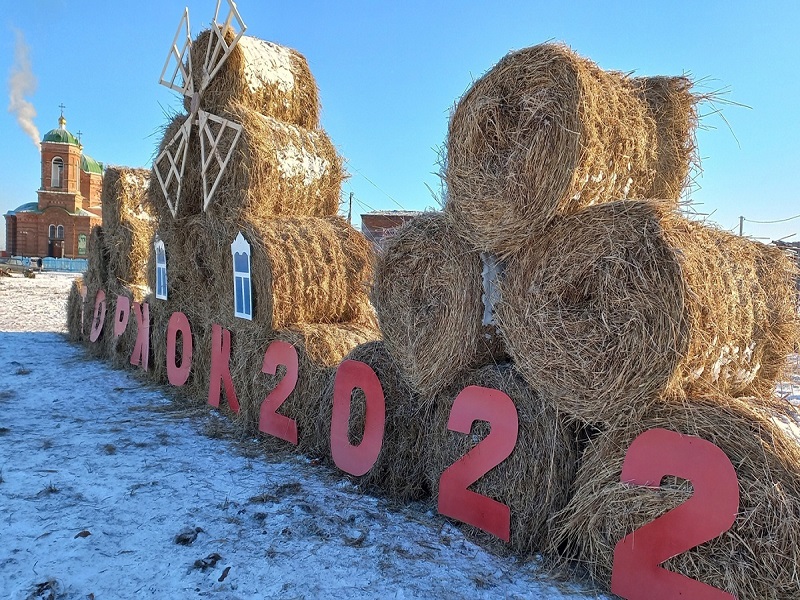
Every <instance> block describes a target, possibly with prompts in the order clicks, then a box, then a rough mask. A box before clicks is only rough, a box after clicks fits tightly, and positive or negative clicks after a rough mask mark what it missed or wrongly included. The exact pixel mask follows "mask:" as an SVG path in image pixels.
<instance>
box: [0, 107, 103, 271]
mask: <svg viewBox="0 0 800 600" xmlns="http://www.w3.org/2000/svg"><path fill="white" fill-rule="evenodd" d="M41 148H42V165H41V167H42V169H41V172H42V178H41V186H40V188H39V191H38V192H37V194H38V196H39V199H38V201H37V202H29V203H27V204H23V205H22V206H19V207H17V208H16V209H14V210H11V211H9V212H7V213H6V214H5V219H6V250H7V251H8V253H9V254H11V255H12V256H40V257H46V256H52V257H54V258H86V256H87V248H88V242H89V233H90V232H91V230H92V227H93V226H95V225H101V224H102V215H101V195H102V189H103V165H102V164H101V163H98V162H97V161H96V160H94V159H93V158H91V157H90V156H88V155H87V154H84V153H83V146H82V145H81V143H80V141H79V140H78V139H77V138H76V137H75V136H74V135H72V134H71V133H70V132H69V131H67V120H66V119H65V118H64V114H63V113H62V114H61V116H60V117H59V119H58V129H53V130H51V131H48V132H47V133H46V134H45V135H44V137H43V138H42V143H41Z"/></svg>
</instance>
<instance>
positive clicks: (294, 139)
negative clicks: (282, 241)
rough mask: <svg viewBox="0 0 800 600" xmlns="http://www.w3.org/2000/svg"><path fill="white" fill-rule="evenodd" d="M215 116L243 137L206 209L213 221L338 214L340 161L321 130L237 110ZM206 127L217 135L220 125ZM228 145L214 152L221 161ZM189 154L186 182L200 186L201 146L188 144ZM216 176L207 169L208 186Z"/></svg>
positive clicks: (222, 144) (225, 142) (237, 107)
mask: <svg viewBox="0 0 800 600" xmlns="http://www.w3.org/2000/svg"><path fill="white" fill-rule="evenodd" d="M219 116H221V117H224V118H227V119H229V120H231V121H233V122H234V123H238V124H240V125H241V126H242V127H243V133H242V135H241V137H240V138H239V141H238V143H237V145H236V148H235V149H234V151H233V156H232V158H231V160H230V162H229V163H228V166H227V168H226V169H225V171H224V173H223V175H222V179H221V180H220V182H219V186H218V187H217V190H216V192H215V193H214V199H213V201H212V204H211V205H210V206H209V208H208V212H209V214H210V215H211V216H212V217H213V218H215V219H220V220H222V219H225V220H230V221H239V220H241V219H242V218H256V219H264V218H269V217H276V216H285V217H290V216H314V217H325V216H331V215H335V214H336V213H337V211H338V209H339V194H340V191H341V183H342V179H343V171H342V160H341V158H340V157H339V155H338V153H337V152H336V148H334V146H333V144H332V142H331V140H330V138H328V136H327V134H326V133H325V132H324V131H323V130H321V129H315V130H312V129H305V128H302V127H300V126H297V125H291V124H289V123H285V122H283V121H280V120H278V119H275V118H274V117H269V116H265V115H262V114H260V113H258V112H255V111H253V110H250V109H248V108H246V107H244V106H242V105H238V104H234V105H231V106H230V107H228V108H227V109H226V110H225V111H222V112H220V113H219ZM210 125H211V127H212V129H213V131H214V132H215V133H216V132H217V130H218V128H219V125H217V124H216V123H211V124H210ZM230 141H231V138H230V137H227V135H226V136H223V139H222V140H221V142H220V145H219V146H218V148H219V152H220V154H221V156H225V155H226V154H227V151H228V148H229V147H230ZM189 152H190V157H191V158H190V160H189V163H188V165H187V173H188V177H189V178H190V179H194V180H195V181H196V182H200V181H201V173H200V168H199V167H200V163H201V161H200V155H201V153H200V142H199V141H197V142H196V143H194V142H193V143H192V144H191V145H190V148H189ZM217 172H218V169H215V168H211V169H209V173H208V174H207V185H209V186H210V185H211V181H212V179H211V178H212V177H215V176H216V174H217ZM190 185H191V186H192V187H194V186H196V185H197V186H199V185H200V184H197V183H192V184H190ZM200 197H202V195H201V196H200Z"/></svg>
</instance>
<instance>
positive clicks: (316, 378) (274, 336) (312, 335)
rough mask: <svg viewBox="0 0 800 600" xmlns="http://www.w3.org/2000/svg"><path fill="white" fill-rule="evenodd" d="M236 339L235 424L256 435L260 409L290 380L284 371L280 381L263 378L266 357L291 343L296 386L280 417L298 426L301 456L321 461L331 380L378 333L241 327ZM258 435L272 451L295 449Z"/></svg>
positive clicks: (348, 326)
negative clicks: (322, 419)
mask: <svg viewBox="0 0 800 600" xmlns="http://www.w3.org/2000/svg"><path fill="white" fill-rule="evenodd" d="M233 335H234V339H233V340H232V350H231V353H232V354H231V376H232V378H233V381H234V384H235V386H236V391H237V394H238V395H239V402H240V405H241V409H240V412H239V414H238V415H237V417H236V419H235V423H236V425H237V427H238V429H239V430H240V432H241V433H242V435H243V436H252V435H255V434H257V432H258V421H259V413H260V409H261V403H262V402H263V400H264V398H266V396H267V394H269V393H270V392H271V391H272V390H273V389H275V386H277V385H278V383H279V382H280V381H281V380H282V379H283V377H285V375H286V368H285V367H284V366H280V367H278V369H277V374H276V375H270V374H268V373H262V371H261V368H262V366H263V360H264V353H265V352H266V351H267V348H268V347H269V345H270V344H271V343H272V342H274V341H276V340H281V341H284V342H289V343H290V344H292V345H293V346H294V347H295V348H296V350H297V357H298V378H297V384H296V385H295V388H294V390H292V392H291V393H290V394H289V396H288V397H287V398H286V400H285V401H284V403H283V404H282V405H281V407H280V408H279V409H278V411H277V412H278V414H280V415H284V416H287V417H289V418H290V419H294V420H295V421H296V423H297V439H298V445H297V448H296V449H297V451H299V452H303V453H305V454H310V455H317V454H318V451H319V449H320V448H321V444H320V441H319V439H318V432H317V420H318V418H319V414H320V410H321V406H323V405H324V400H323V398H324V396H323V389H324V385H325V382H326V381H327V377H328V375H329V374H330V372H331V370H332V369H333V368H334V367H335V366H336V365H338V364H339V363H340V362H341V361H342V358H343V357H344V356H345V355H346V354H347V353H348V352H350V351H351V350H352V349H353V348H355V347H356V346H358V345H359V344H363V343H365V342H367V341H369V340H373V339H376V337H377V336H378V333H377V331H376V330H374V329H371V328H369V327H364V326H362V325H358V324H355V323H341V324H330V325H329V324H319V323H314V324H305V325H297V326H293V327H291V328H288V329H282V330H280V331H266V332H265V331H264V330H263V329H262V328H260V327H257V326H254V325H253V324H252V323H247V324H242V325H239V326H237V327H236V328H235V329H234V331H233ZM260 435H262V436H263V438H264V443H265V445H266V446H268V447H276V448H281V449H287V448H291V447H292V446H291V445H290V444H289V443H288V442H285V441H283V440H281V439H279V438H276V437H274V436H271V435H267V434H260Z"/></svg>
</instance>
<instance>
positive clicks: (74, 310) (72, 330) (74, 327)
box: [67, 277, 83, 342]
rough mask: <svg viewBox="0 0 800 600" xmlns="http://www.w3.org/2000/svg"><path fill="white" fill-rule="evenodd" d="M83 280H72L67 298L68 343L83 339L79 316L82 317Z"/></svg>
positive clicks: (80, 278) (77, 278) (79, 278)
mask: <svg viewBox="0 0 800 600" xmlns="http://www.w3.org/2000/svg"><path fill="white" fill-rule="evenodd" d="M82 287H83V278H82V277H76V278H75V279H73V280H72V286H71V287H70V288H69V295H68V296H67V338H68V339H69V341H70V342H79V341H81V339H83V327H82V326H81V316H82V315H83V297H82V296H81V289H82Z"/></svg>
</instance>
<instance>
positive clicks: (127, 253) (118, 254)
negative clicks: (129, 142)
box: [102, 166, 155, 286]
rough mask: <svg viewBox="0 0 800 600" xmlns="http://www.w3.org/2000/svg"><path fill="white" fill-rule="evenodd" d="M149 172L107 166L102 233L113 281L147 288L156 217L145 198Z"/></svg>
mask: <svg viewBox="0 0 800 600" xmlns="http://www.w3.org/2000/svg"><path fill="white" fill-rule="evenodd" d="M149 185H150V171H149V170H146V169H132V168H129V167H113V166H112V167H108V168H106V170H105V174H104V177H103V194H102V201H103V230H104V232H105V243H106V246H107V247H108V251H109V277H110V281H112V282H113V281H118V282H120V283H121V284H123V285H125V284H127V285H137V286H138V285H145V284H146V279H147V276H146V272H145V270H146V265H147V259H148V257H149V255H150V252H151V239H152V237H153V227H154V225H155V218H154V217H153V216H151V215H150V214H149V213H148V209H147V207H146V196H147V193H148V188H149Z"/></svg>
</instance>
